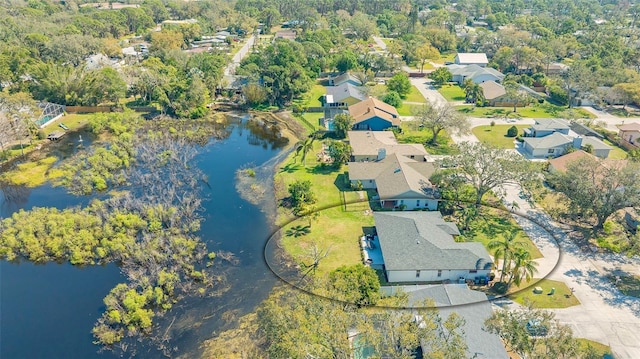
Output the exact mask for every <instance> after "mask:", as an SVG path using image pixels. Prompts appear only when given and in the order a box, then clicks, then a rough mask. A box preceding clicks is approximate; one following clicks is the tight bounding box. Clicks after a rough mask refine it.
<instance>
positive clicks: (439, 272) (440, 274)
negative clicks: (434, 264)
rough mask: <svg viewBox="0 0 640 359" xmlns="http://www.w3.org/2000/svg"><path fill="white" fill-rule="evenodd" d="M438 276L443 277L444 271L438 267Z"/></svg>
mask: <svg viewBox="0 0 640 359" xmlns="http://www.w3.org/2000/svg"><path fill="white" fill-rule="evenodd" d="M438 277H442V271H441V270H439V269H438Z"/></svg>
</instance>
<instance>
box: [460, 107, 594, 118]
mask: <svg viewBox="0 0 640 359" xmlns="http://www.w3.org/2000/svg"><path fill="white" fill-rule="evenodd" d="M456 109H458V111H460V112H462V113H464V114H465V115H467V116H471V117H486V118H505V117H512V118H517V117H520V118H567V113H566V112H565V111H566V110H567V108H566V107H563V106H556V105H552V104H549V103H544V104H537V103H536V104H533V105H529V106H527V107H518V108H517V110H516V112H515V113H514V112H513V107H477V106H473V105H461V106H456ZM572 111H573V115H574V116H576V118H589V119H590V118H595V116H594V115H593V114H592V113H590V112H587V111H585V110H583V109H581V108H573V109H572Z"/></svg>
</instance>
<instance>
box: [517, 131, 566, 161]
mask: <svg viewBox="0 0 640 359" xmlns="http://www.w3.org/2000/svg"><path fill="white" fill-rule="evenodd" d="M522 145H523V147H522V148H523V150H524V152H525V154H528V155H529V156H530V157H533V158H548V157H558V156H562V155H563V154H565V153H566V152H567V149H568V148H569V147H570V146H572V145H573V139H571V138H570V137H569V136H567V135H564V134H562V133H560V132H553V133H552V134H550V135H547V136H544V137H524V138H523V142H522Z"/></svg>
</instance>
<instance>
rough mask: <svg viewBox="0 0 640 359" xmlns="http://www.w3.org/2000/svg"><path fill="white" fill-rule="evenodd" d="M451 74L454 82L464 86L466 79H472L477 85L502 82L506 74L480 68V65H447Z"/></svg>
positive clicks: (488, 68)
mask: <svg viewBox="0 0 640 359" xmlns="http://www.w3.org/2000/svg"><path fill="white" fill-rule="evenodd" d="M447 68H448V69H449V72H451V75H452V80H453V81H454V82H457V83H458V84H460V85H462V84H463V83H464V81H465V80H466V79H471V80H472V81H473V82H474V83H476V84H481V83H483V82H486V81H495V82H500V81H502V79H504V74H503V73H501V72H500V71H498V70H496V69H493V68H490V67H480V66H478V65H475V64H474V65H455V64H454V65H447Z"/></svg>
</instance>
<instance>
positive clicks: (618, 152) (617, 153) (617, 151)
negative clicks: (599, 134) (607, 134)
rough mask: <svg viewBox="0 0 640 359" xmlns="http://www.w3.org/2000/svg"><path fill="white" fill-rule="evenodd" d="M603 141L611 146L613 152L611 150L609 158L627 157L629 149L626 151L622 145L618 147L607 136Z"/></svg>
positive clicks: (620, 158)
mask: <svg viewBox="0 0 640 359" xmlns="http://www.w3.org/2000/svg"><path fill="white" fill-rule="evenodd" d="M602 142H604V143H606V144H607V145H609V146H611V152H609V157H607V158H610V159H612V160H624V159H626V158H627V151H625V150H624V149H622V148H621V147H618V146H617V145H616V144H615V143H613V142H611V141H609V140H607V139H606V138H605V139H604V140H602Z"/></svg>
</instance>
